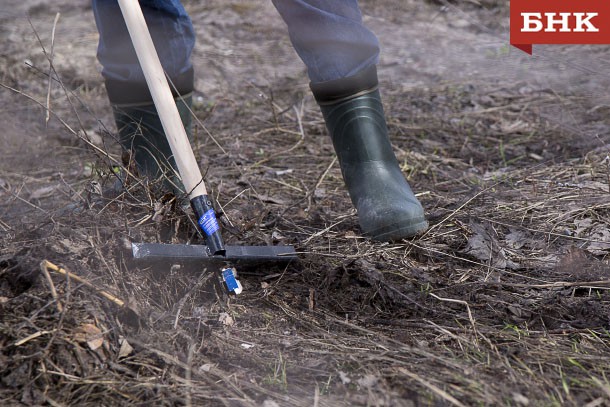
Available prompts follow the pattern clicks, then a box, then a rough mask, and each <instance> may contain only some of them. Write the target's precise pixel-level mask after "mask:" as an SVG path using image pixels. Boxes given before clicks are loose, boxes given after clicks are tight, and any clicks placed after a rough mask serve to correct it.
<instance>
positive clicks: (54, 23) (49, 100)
mask: <svg viewBox="0 0 610 407" xmlns="http://www.w3.org/2000/svg"><path fill="white" fill-rule="evenodd" d="M60 15H61V14H60V13H57V14H55V21H53V30H52V31H51V51H50V53H49V86H48V87H47V111H46V114H45V118H44V120H45V126H46V125H48V124H49V120H50V119H51V113H50V111H51V83H52V82H53V81H52V80H51V74H52V73H53V54H54V51H55V28H57V22H58V21H59V16H60Z"/></svg>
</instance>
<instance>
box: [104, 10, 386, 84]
mask: <svg viewBox="0 0 610 407" xmlns="http://www.w3.org/2000/svg"><path fill="white" fill-rule="evenodd" d="M92 1H93V12H94V15H95V21H96V24H97V28H98V31H99V33H100V40H99V46H98V54H97V56H98V59H99V61H100V63H101V64H102V67H103V70H102V75H103V76H104V77H105V78H106V79H112V80H117V81H125V82H138V83H143V82H144V75H143V73H142V70H141V69H140V66H139V64H138V61H137V58H136V55H135V51H134V50H133V46H132V45H131V41H130V39H129V34H128V32H127V27H126V26H125V23H123V18H122V15H121V11H120V9H119V6H118V3H117V1H116V0H92ZM272 1H273V4H274V6H275V7H276V9H277V10H278V12H279V13H280V15H281V16H282V18H283V19H284V21H285V22H286V25H287V26H288V32H289V34H290V40H291V41H292V44H293V46H294V48H295V50H296V51H297V53H298V55H299V56H300V57H301V59H302V60H303V62H304V63H305V65H306V66H307V72H308V75H309V78H310V80H311V81H312V82H313V83H319V82H325V81H330V80H335V79H341V78H345V77H349V76H352V75H355V74H357V73H359V72H361V71H362V70H364V69H365V68H368V67H370V66H372V65H375V64H377V62H378V58H379V43H378V41H377V37H376V36H375V35H374V34H373V33H372V32H371V31H370V30H368V29H367V28H366V27H365V26H364V25H363V24H362V14H361V13H360V8H359V7H358V1H357V0H272ZM140 5H141V7H142V11H143V12H144V16H145V18H146V21H147V23H148V25H149V30H150V31H151V35H152V37H153V41H154V43H155V45H156V48H157V52H158V53H159V58H160V59H161V62H162V64H163V68H164V69H165V71H166V72H167V74H168V75H169V77H170V78H174V77H179V76H181V75H184V74H185V73H187V72H189V71H192V65H191V59H190V56H191V52H192V50H193V46H194V44H195V33H194V30H193V25H192V22H191V20H190V18H189V16H188V15H187V13H186V11H185V10H184V7H183V6H182V4H180V0H140Z"/></svg>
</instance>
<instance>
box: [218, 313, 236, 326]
mask: <svg viewBox="0 0 610 407" xmlns="http://www.w3.org/2000/svg"><path fill="white" fill-rule="evenodd" d="M218 321H219V322H221V323H222V324H223V325H226V326H233V325H234V324H235V320H234V319H233V317H232V316H231V315H229V314H227V313H226V312H221V313H220V316H219V317H218Z"/></svg>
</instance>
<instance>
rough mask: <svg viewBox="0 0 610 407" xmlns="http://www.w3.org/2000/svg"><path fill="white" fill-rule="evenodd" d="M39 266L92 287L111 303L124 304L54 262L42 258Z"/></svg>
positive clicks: (120, 305)
mask: <svg viewBox="0 0 610 407" xmlns="http://www.w3.org/2000/svg"><path fill="white" fill-rule="evenodd" d="M41 267H44V268H46V269H49V270H52V271H54V272H56V273H59V274H61V275H64V276H66V277H68V278H71V279H73V280H75V281H78V282H79V283H81V284H84V285H85V286H87V287H89V288H91V289H93V290H94V291H95V292H97V293H98V294H99V295H101V296H102V297H104V298H106V299H107V300H110V301H112V302H113V303H115V304H116V305H118V306H119V307H123V306H125V302H124V301H123V300H120V299H119V298H117V297H115V296H114V295H112V294H110V293H109V292H107V291H104V290H102V289H101V288H98V287H96V286H95V285H94V284H93V283H91V282H90V281H88V280H85V279H84V278H82V277H79V276H77V275H76V274H74V273H72V272H70V271H68V270H66V269H63V268H61V267H59V266H56V265H55V264H53V263H51V262H50V261H48V260H43V261H42V263H41Z"/></svg>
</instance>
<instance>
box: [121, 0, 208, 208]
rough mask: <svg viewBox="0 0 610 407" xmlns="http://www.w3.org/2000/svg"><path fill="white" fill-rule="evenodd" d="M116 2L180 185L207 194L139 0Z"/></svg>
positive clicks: (189, 191)
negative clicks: (171, 155) (155, 109)
mask: <svg viewBox="0 0 610 407" xmlns="http://www.w3.org/2000/svg"><path fill="white" fill-rule="evenodd" d="M119 6H120V8H121V12H122V13H123V18H124V19H125V24H126V25H127V30H128V31H129V36H130V37H131V41H132V43H133V47H134V48H135V50H136V55H137V56H138V61H140V65H141V66H142V71H143V72H144V77H145V78H146V83H147V84H148V88H149V90H150V93H151V95H152V98H153V102H154V104H155V107H156V108H157V112H158V114H159V118H160V119H161V124H162V125H163V130H164V131H165V136H166V137H167V141H168V142H169V145H170V147H171V149H172V154H173V155H174V159H175V160H176V164H177V166H178V172H179V173H180V177H181V178H182V183H183V184H184V188H185V190H186V191H187V192H188V193H189V198H191V199H192V198H195V197H197V196H201V195H207V190H206V188H205V184H204V183H203V177H202V176H201V171H200V170H199V166H198V165H197V160H196V159H195V154H193V150H192V148H191V145H190V143H189V140H188V137H187V135H186V131H185V130H184V125H183V123H182V120H181V119H180V113H179V112H178V108H177V107H176V102H175V101H174V97H173V95H172V92H171V90H170V87H169V84H168V83H167V78H166V77H165V72H164V71H163V67H162V66H161V61H160V60H159V56H158V55H157V51H156V50H155V45H154V44H153V41H152V38H151V36H150V32H149V31H148V26H147V25H146V21H145V20H144V14H142V9H141V8H140V4H139V2H138V0H119Z"/></svg>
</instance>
